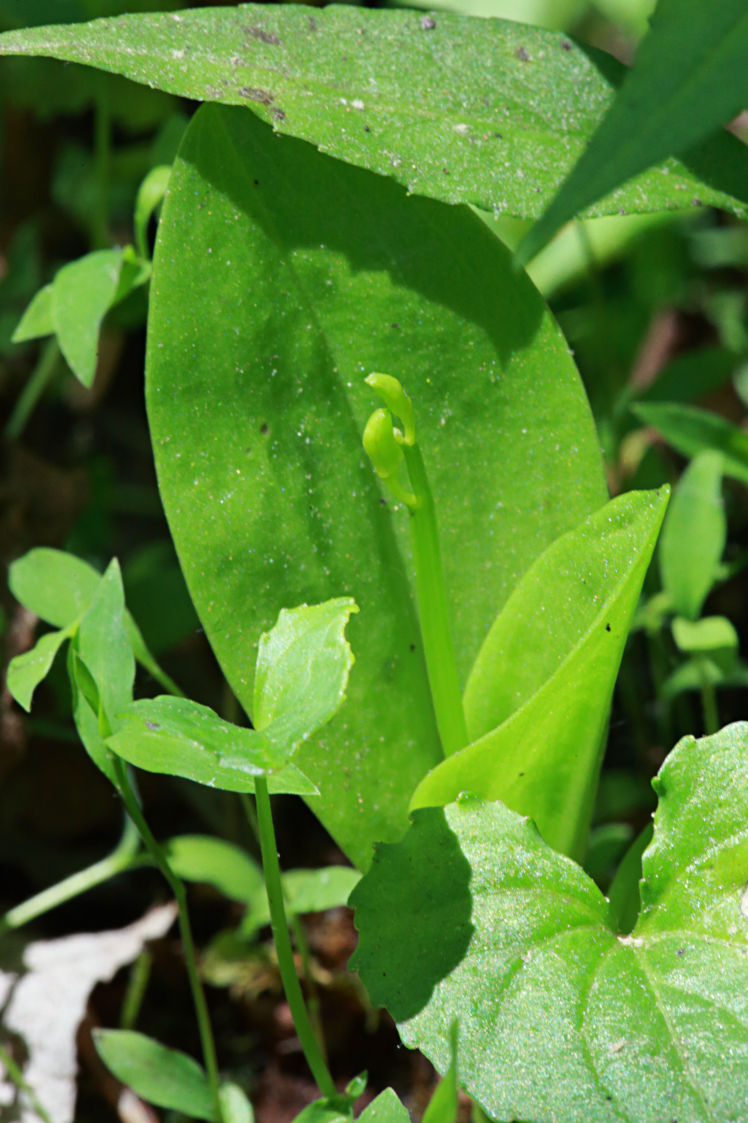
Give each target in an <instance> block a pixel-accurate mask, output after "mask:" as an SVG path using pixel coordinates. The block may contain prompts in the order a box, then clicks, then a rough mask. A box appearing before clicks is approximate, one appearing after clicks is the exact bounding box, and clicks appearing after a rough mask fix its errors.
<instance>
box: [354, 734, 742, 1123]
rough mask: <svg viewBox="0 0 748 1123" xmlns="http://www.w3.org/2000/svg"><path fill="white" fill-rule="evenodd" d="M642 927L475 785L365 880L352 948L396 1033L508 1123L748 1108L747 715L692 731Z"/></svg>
mask: <svg viewBox="0 0 748 1123" xmlns="http://www.w3.org/2000/svg"><path fill="white" fill-rule="evenodd" d="M655 790H656V791H657V793H658V796H659V806H658V809H657V812H656V815H655V823H654V838H653V841H652V843H651V845H650V846H649V847H648V849H647V850H646V852H645V854H644V858H643V874H644V876H643V881H642V883H641V899H642V902H643V904H642V909H641V913H640V916H639V918H638V920H637V922H636V925H635V927H634V928H633V931H632V932H631V934H630V935H623V936H622V935H619V934H617V933H616V932H615V931H614V930H613V927H612V925H611V923H610V915H609V908H608V903H607V901H606V900H605V898H604V897H603V896H602V894H601V893H600V891H599V890H598V889H597V887H596V886H595V885H594V883H593V882H592V881H591V879H590V878H589V877H588V876H587V875H586V874H585V873H584V872H583V871H582V870H581V868H580V867H579V866H577V865H576V864H575V863H574V862H572V861H571V860H570V859H568V858H566V857H564V856H562V855H560V854H558V853H555V852H554V851H552V850H551V849H550V848H549V847H548V846H547V845H546V844H545V843H544V842H543V841H542V839H541V838H540V836H539V835H538V833H537V831H536V829H535V827H534V826H533V824H532V823H531V822H530V821H529V820H528V819H525V818H521V817H520V816H518V815H516V814H514V813H513V812H511V811H509V810H508V809H507V808H506V807H505V806H504V805H503V804H500V803H494V804H491V803H484V802H482V801H480V800H478V799H477V798H475V797H472V796H463V797H461V799H459V800H458V801H457V802H456V803H453V804H450V805H449V806H448V807H446V808H438V809H437V808H427V809H423V810H421V811H418V812H416V813H415V814H414V816H413V826H412V827H411V829H410V831H409V832H408V834H407V835H406V836H405V838H404V839H403V841H402V842H401V843H396V844H388V845H384V846H382V847H381V848H380V849H379V851H378V853H377V855H376V859H375V863H374V866H373V867H372V869H371V871H370V872H369V873H368V874H366V875H365V876H364V877H363V879H362V881H361V882H360V883H359V885H358V886H357V887H356V889H355V890H354V892H353V894H352V897H351V904H352V905H353V906H354V907H355V909H356V924H357V927H358V928H359V932H360V938H359V946H358V950H357V952H356V955H355V957H354V960H353V961H352V965H353V966H355V967H356V968H357V969H358V970H359V972H360V974H361V977H362V979H363V981H364V983H365V984H366V986H367V988H368V990H369V993H370V996H371V998H372V1001H373V1002H374V1003H375V1004H377V1005H379V1004H382V1005H386V1006H387V1007H388V1009H389V1010H390V1012H391V1013H392V1014H393V1016H394V1017H395V1019H396V1020H397V1022H398V1023H399V1029H400V1033H401V1036H402V1037H403V1040H404V1041H405V1043H406V1044H407V1045H409V1046H413V1047H418V1048H419V1049H421V1050H422V1051H423V1052H425V1053H426V1055H427V1056H428V1057H430V1059H431V1060H433V1061H434V1063H435V1064H436V1066H437V1068H438V1069H440V1070H441V1071H445V1070H446V1069H447V1067H448V1065H449V1063H450V1047H449V1026H450V1025H451V1024H452V1022H453V1020H454V1019H455V1018H457V1019H458V1021H459V1059H460V1081H461V1083H462V1084H463V1085H464V1087H465V1088H466V1089H467V1090H468V1091H469V1092H470V1094H471V1095H472V1096H474V1097H475V1098H476V1100H477V1101H478V1102H479V1103H480V1104H481V1106H482V1107H483V1108H484V1109H485V1110H486V1111H487V1112H488V1114H489V1115H490V1116H491V1118H493V1119H496V1120H503V1121H507V1120H516V1119H522V1120H526V1121H528V1123H530V1121H531V1123H551V1121H552V1120H561V1119H562V1120H564V1123H585V1121H589V1120H594V1121H595V1123H662V1121H663V1120H668V1121H670V1120H678V1121H679V1123H738V1121H739V1120H743V1119H745V1118H748V1003H747V1002H746V994H748V891H747V889H746V882H748V813H747V812H746V807H747V806H748V724H746V723H739V724H736V725H732V726H729V727H727V728H726V729H723V730H722V731H721V732H720V733H717V734H715V735H714V736H711V737H706V738H703V739H701V740H698V741H697V740H695V739H694V738H693V737H686V738H684V739H683V740H682V741H681V742H680V743H679V744H678V746H677V747H676V748H675V750H674V751H673V752H672V754H671V755H670V757H669V758H668V759H667V761H666V762H665V764H664V765H663V767H662V769H661V771H660V773H659V776H658V777H657V779H656V780H655Z"/></svg>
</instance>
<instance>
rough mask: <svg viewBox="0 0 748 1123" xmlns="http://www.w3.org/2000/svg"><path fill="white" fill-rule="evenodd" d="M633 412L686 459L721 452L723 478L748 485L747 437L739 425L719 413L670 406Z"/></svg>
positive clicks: (652, 406) (642, 407)
mask: <svg viewBox="0 0 748 1123" xmlns="http://www.w3.org/2000/svg"><path fill="white" fill-rule="evenodd" d="M632 410H633V412H634V413H635V414H636V416H637V417H638V418H640V420H641V421H643V422H644V424H645V425H651V426H652V428H654V429H657V430H659V432H660V433H662V435H663V437H664V438H665V440H666V441H667V442H668V443H669V444H671V445H672V446H673V448H675V449H677V450H678V452H680V453H682V454H683V456H689V457H692V456H696V455H697V454H698V453H700V452H704V451H705V450H706V449H713V450H714V451H715V452H721V453H722V454H723V456H724V462H723V471H724V474H725V475H726V476H732V477H734V479H736V480H740V482H741V483H744V484H748V433H746V432H745V431H744V430H743V429H740V428H738V426H737V425H732V424H731V423H730V422H729V421H725V419H724V418H723V417H719V416H718V415H717V414H716V413H708V412H707V411H706V410H704V409H696V408H695V407H694V406H684V405H675V404H673V403H670V402H662V403H660V402H652V403H651V404H647V405H641V404H640V405H636V406H633V407H632Z"/></svg>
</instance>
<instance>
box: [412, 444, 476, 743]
mask: <svg viewBox="0 0 748 1123" xmlns="http://www.w3.org/2000/svg"><path fill="white" fill-rule="evenodd" d="M401 447H402V450H403V452H404V454H405V463H406V465H407V468H408V475H409V476H410V482H411V486H412V487H413V491H414V493H415V496H416V506H415V508H414V509H413V510H412V511H411V513H410V518H411V523H410V526H411V535H412V541H413V560H414V563H415V570H416V593H417V598H418V617H419V620H420V624H421V637H422V639H423V650H424V655H425V658H426V670H427V673H428V677H429V685H430V687H431V697H432V699H433V703H434V713H435V714H436V724H437V727H438V729H439V736H440V737H441V742H442V748H443V750H444V755H445V756H449V754H450V753H454V752H456V751H457V750H458V749H462V748H464V746H465V745H467V743H468V735H467V728H466V725H465V714H464V711H463V709H462V693H461V691H460V684H459V679H458V677H457V664H456V663H455V656H454V648H453V646H452V637H451V635H450V630H449V612H448V604H447V591H446V585H445V582H444V571H443V569H442V560H441V551H440V549H439V535H438V531H437V527H436V511H435V508H434V499H433V496H432V494H431V488H430V487H429V481H428V477H427V475H426V468H425V466H424V463H423V457H422V456H421V451H420V449H419V448H418V446H417V445H407V444H403V445H401Z"/></svg>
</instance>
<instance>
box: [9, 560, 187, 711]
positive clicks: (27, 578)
mask: <svg viewBox="0 0 748 1123" xmlns="http://www.w3.org/2000/svg"><path fill="white" fill-rule="evenodd" d="M100 580H101V574H100V573H99V572H98V571H97V570H95V569H94V567H93V566H92V565H89V564H88V562H85V561H83V559H82V558H77V557H75V555H74V554H68V553H65V551H64V550H53V549H50V548H49V547H47V546H40V547H37V548H36V549H34V550H29V552H28V553H27V554H24V556H23V557H22V558H18V560H17V561H14V562H13V563H12V565H11V566H10V569H9V573H8V584H9V586H10V591H11V592H12V594H13V596H14V597H15V598H16V600H17V601H20V603H21V604H23V605H25V606H26V608H30V609H31V611H32V612H35V613H36V615H37V616H39V617H40V618H41V619H42V620H44V621H46V623H48V624H52V625H53V626H55V627H57V628H67V627H68V626H70V625H73V624H75V623H77V620H78V618H79V617H80V616H81V615H82V613H83V612H85V610H86V609H87V608H88V606H89V604H90V603H91V599H92V597H93V595H94V593H95V591H96V589H97V587H98V584H99V581H100ZM123 624H124V628H125V634H126V635H127V638H128V641H129V643H130V646H131V647H132V649H133V652H134V654H135V658H136V659H137V660H138V662H139V663H140V664H141V666H143V667H145V669H146V670H147V671H148V672H149V673H150V674H152V675H153V677H154V678H155V679H156V681H157V682H160V683H161V685H162V686H164V687H165V688H166V689H167V690H171V691H172V692H173V693H175V694H178V693H180V691H179V688H178V687H177V686H176V685H175V683H173V682H172V680H171V679H170V678H169V676H168V675H167V674H165V672H164V671H162V670H161V668H160V667H159V665H158V663H157V662H156V660H155V659H154V658H153V656H152V655H151V653H150V651H149V650H148V648H147V646H146V644H145V641H144V639H143V637H142V635H141V633H140V629H139V628H138V626H137V624H136V623H135V621H134V620H133V618H132V616H131V615H130V613H129V612H128V611H127V610H125V614H124V617H123Z"/></svg>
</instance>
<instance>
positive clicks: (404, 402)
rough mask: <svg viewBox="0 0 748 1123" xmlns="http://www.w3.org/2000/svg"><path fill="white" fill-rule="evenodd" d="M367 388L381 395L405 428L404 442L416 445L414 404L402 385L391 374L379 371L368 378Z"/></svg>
mask: <svg viewBox="0 0 748 1123" xmlns="http://www.w3.org/2000/svg"><path fill="white" fill-rule="evenodd" d="M365 381H366V384H367V386H371V388H372V390H374V391H376V393H377V394H379V396H380V398H381V399H382V401H383V402H384V404H385V405H386V406H387V408H388V409H389V410H390V411H391V412H392V413H393V414H394V415H395V417H397V418H398V420H399V421H400V424H401V425H402V427H403V435H402V440H403V441H404V442H405V444H406V445H414V444H415V443H416V423H415V416H414V414H413V403H412V401H411V400H410V398H409V397H408V395H407V394H406V393H405V390H404V389H403V387H402V384H401V383H400V382H399V381H398V379H397V378H393V377H392V375H391V374H380V373H378V372H377V371H372V373H371V374H370V375H369V376H368V377H367V378H366V380H365Z"/></svg>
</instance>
